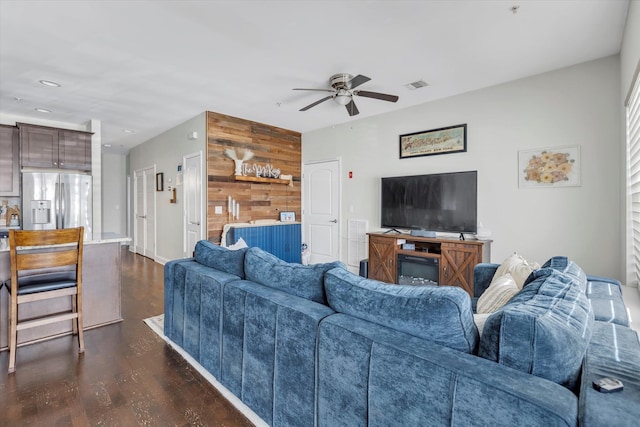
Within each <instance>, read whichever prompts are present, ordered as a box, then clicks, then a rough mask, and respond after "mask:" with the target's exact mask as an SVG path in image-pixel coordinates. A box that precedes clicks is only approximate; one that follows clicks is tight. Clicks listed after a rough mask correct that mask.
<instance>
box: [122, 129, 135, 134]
mask: <svg viewBox="0 0 640 427" xmlns="http://www.w3.org/2000/svg"><path fill="white" fill-rule="evenodd" d="M122 132H124V133H136V131H135V130H131V129H122Z"/></svg>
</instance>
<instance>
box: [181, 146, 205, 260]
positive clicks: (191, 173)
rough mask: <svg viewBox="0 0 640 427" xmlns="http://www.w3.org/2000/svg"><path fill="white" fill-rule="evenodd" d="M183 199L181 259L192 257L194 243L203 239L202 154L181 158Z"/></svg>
mask: <svg viewBox="0 0 640 427" xmlns="http://www.w3.org/2000/svg"><path fill="white" fill-rule="evenodd" d="M182 164H183V165H184V166H183V191H184V194H183V198H184V215H183V216H184V228H183V230H184V239H183V241H184V245H183V254H182V255H183V257H184V258H189V257H191V256H193V251H194V249H195V247H196V243H198V241H199V240H202V239H204V229H205V223H206V221H205V220H204V218H206V214H205V213H204V212H203V210H202V207H203V205H204V204H203V203H202V201H203V200H204V196H203V194H202V152H198V153H194V154H189V155H186V156H184V157H183V158H182Z"/></svg>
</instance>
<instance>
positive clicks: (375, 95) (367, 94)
mask: <svg viewBox="0 0 640 427" xmlns="http://www.w3.org/2000/svg"><path fill="white" fill-rule="evenodd" d="M353 94H354V95H358V96H364V97H365V98H373V99H380V100H382V101H389V102H396V101H397V100H398V99H399V98H398V97H397V96H396V95H387V94H386V93H378V92H369V91H366V90H356V91H354V92H353Z"/></svg>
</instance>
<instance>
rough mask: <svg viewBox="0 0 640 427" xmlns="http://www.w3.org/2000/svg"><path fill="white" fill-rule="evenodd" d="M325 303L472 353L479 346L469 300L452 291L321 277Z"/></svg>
mask: <svg viewBox="0 0 640 427" xmlns="http://www.w3.org/2000/svg"><path fill="white" fill-rule="evenodd" d="M324 283H325V289H326V291H327V301H328V302H329V305H330V306H331V308H333V309H334V310H335V311H337V312H339V313H345V314H349V315H351V316H354V317H358V318H360V319H364V320H368V321H370V322H373V323H376V324H378V325H382V326H387V327H389V328H393V329H396V330H398V331H402V332H405V333H407V334H410V335H413V336H416V337H420V338H423V339H426V340H429V341H432V342H436V343H438V344H441V345H444V346H447V347H450V348H453V349H456V350H460V351H464V352H466V353H472V352H473V351H474V350H475V349H476V345H477V343H478V329H477V328H476V326H475V324H474V322H473V313H472V311H471V301H470V298H469V294H467V293H466V292H465V291H464V290H462V289H461V288H458V287H454V286H440V287H439V286H410V285H405V286H403V285H389V284H386V283H382V282H378V281H376V280H371V279H365V278H363V277H360V276H356V275H355V274H352V273H350V272H348V271H346V270H344V269H333V270H330V271H328V272H327V273H326V275H325V282H324Z"/></svg>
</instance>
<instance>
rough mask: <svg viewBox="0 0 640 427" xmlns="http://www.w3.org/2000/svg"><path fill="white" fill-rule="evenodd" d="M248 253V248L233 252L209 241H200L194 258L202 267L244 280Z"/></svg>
mask: <svg viewBox="0 0 640 427" xmlns="http://www.w3.org/2000/svg"><path fill="white" fill-rule="evenodd" d="M246 252H247V248H242V249H238V250H235V251H232V250H231V249H227V248H224V247H222V246H219V245H216V244H214V243H211V242H209V241H208V240H200V241H199V242H198V243H196V248H195V251H194V258H195V260H196V261H197V262H199V263H200V264H202V265H206V266H207V267H211V268H215V269H216V270H220V271H224V272H225V273H229V274H233V275H235V276H238V277H240V278H241V279H244V256H245V253H246Z"/></svg>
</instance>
